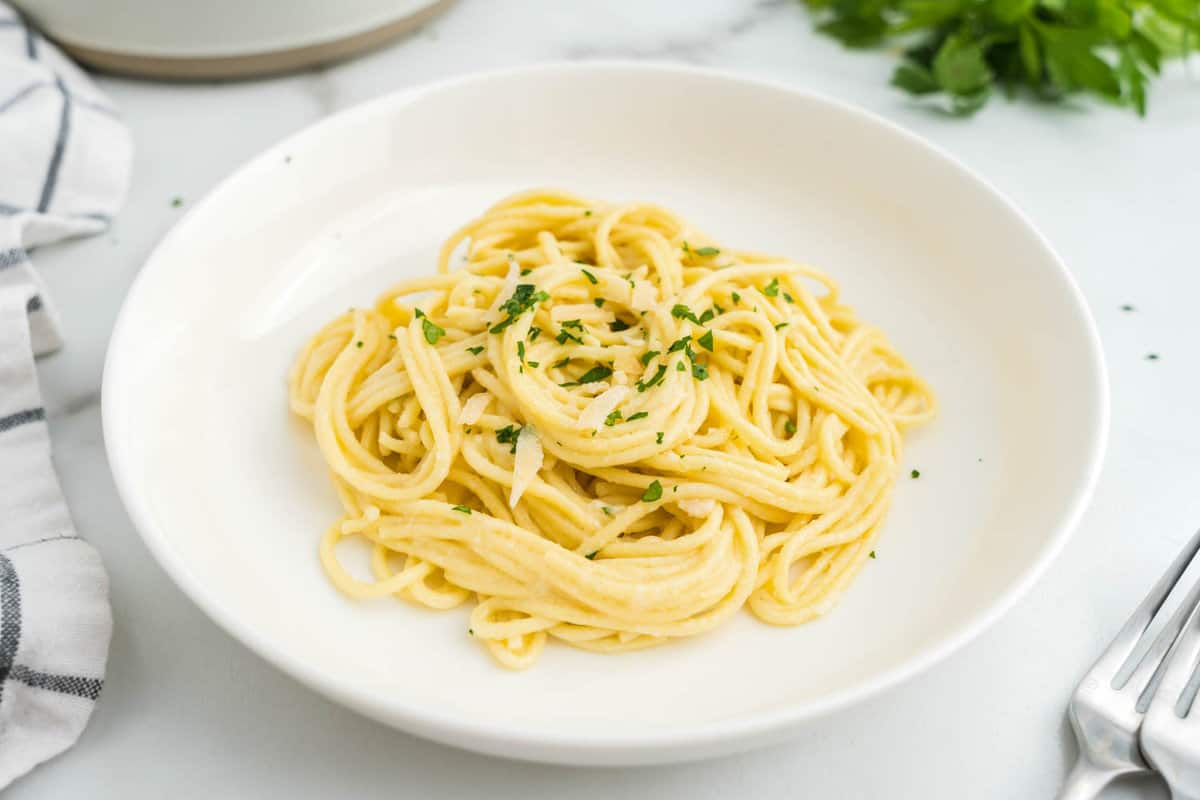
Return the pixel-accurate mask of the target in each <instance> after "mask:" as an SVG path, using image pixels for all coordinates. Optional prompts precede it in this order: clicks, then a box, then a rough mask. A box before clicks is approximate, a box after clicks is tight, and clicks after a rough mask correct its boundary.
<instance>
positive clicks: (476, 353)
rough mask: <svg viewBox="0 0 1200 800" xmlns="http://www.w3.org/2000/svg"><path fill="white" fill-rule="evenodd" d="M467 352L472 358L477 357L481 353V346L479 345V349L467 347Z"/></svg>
mask: <svg viewBox="0 0 1200 800" xmlns="http://www.w3.org/2000/svg"><path fill="white" fill-rule="evenodd" d="M467 352H468V353H470V354H471V355H473V356H477V355H479V354H480V353H482V352H483V345H480V346H479V347H468V348H467Z"/></svg>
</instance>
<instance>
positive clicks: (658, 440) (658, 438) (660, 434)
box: [654, 431, 663, 444]
mask: <svg viewBox="0 0 1200 800" xmlns="http://www.w3.org/2000/svg"><path fill="white" fill-rule="evenodd" d="M662 440H663V432H662V431H659V432H658V433H656V434H654V441H655V442H656V443H657V444H662Z"/></svg>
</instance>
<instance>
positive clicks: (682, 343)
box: [667, 336, 692, 353]
mask: <svg viewBox="0 0 1200 800" xmlns="http://www.w3.org/2000/svg"><path fill="white" fill-rule="evenodd" d="M691 340H692V337H690V336H683V337H680V338H679V339H676V340H675V341H673V342H671V346H670V347H668V348H667V352H668V353H678V352H679V351H680V350H682V349H683V348H685V347H687V346H688V342H690V341H691Z"/></svg>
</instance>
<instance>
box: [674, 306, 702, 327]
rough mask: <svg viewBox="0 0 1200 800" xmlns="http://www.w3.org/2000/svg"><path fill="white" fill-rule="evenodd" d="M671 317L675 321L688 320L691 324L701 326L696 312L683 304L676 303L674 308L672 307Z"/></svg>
mask: <svg viewBox="0 0 1200 800" xmlns="http://www.w3.org/2000/svg"><path fill="white" fill-rule="evenodd" d="M671 316H672V317H674V318H675V319H686V320H688V321H690V322H694V323H696V324H697V325H699V324H700V320H699V319H698V318H697V317H696V314H695V312H693V311H692V310H691V309H690V308H688V307H687V306H685V305H683V304H681V303H676V304H675V305H674V306H672V308H671Z"/></svg>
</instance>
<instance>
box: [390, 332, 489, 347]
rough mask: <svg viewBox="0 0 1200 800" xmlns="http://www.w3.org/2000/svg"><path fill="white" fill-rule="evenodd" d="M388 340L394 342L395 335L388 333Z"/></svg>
mask: <svg viewBox="0 0 1200 800" xmlns="http://www.w3.org/2000/svg"><path fill="white" fill-rule="evenodd" d="M388 338H389V339H391V340H392V341H393V342H394V341H396V334H394V333H389V334H388ZM479 349H480V350H482V349H483V348H482V347H481V348H479Z"/></svg>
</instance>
